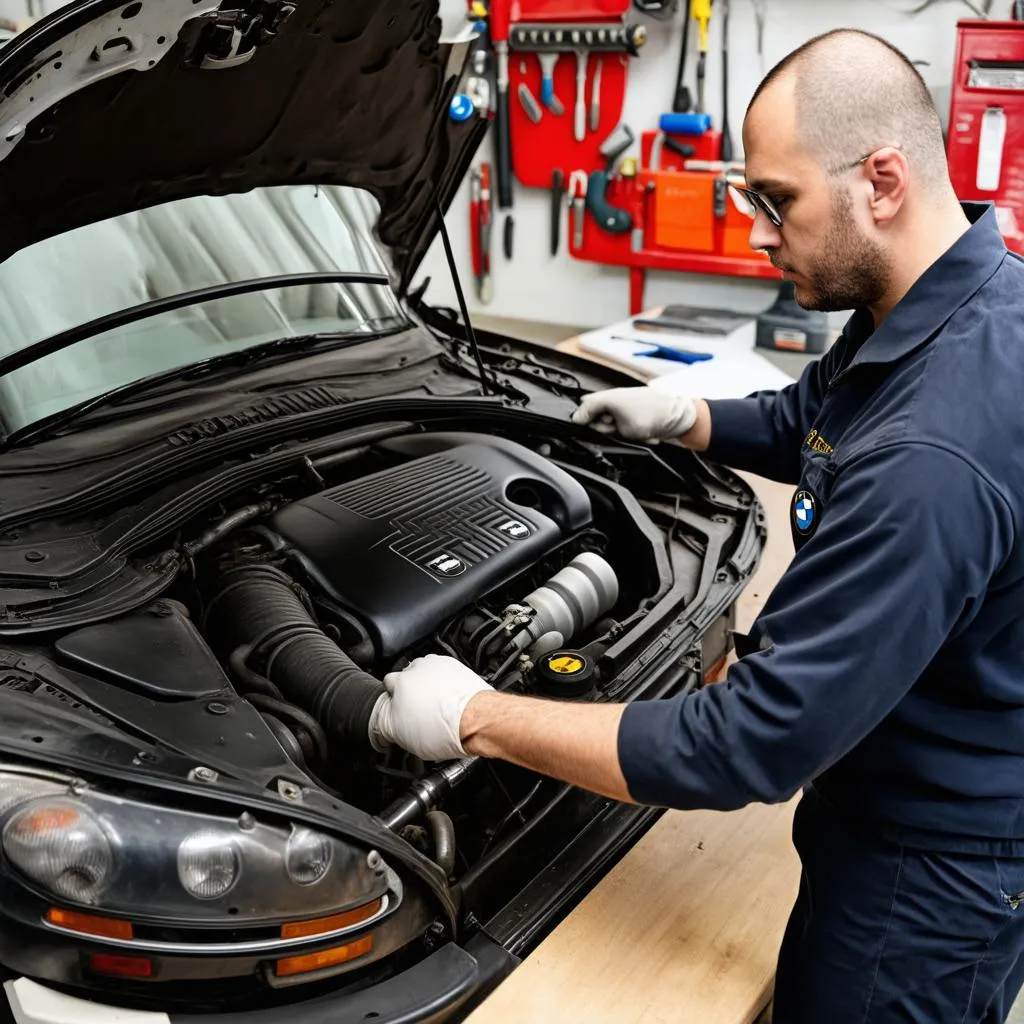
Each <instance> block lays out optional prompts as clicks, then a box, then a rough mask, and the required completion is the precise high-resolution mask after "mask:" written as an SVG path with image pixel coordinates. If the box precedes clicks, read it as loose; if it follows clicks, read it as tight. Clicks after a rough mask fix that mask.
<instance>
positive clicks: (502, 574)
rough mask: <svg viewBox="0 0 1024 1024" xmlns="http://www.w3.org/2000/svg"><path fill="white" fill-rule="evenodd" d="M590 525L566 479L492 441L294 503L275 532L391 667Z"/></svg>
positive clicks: (526, 453) (585, 504) (580, 494)
mask: <svg viewBox="0 0 1024 1024" xmlns="http://www.w3.org/2000/svg"><path fill="white" fill-rule="evenodd" d="M590 519H591V507H590V499H589V497H588V496H587V492H586V491H585V490H584V489H583V487H582V486H581V485H580V484H579V483H578V482H577V481H576V480H574V479H573V478H572V477H571V476H569V475H568V474H567V473H565V472H564V471H563V470H561V469H559V468H558V467H557V466H554V465H552V464H551V463H550V462H548V461H547V460H546V459H543V458H541V457H540V456H538V455H536V454H534V453H533V452H531V451H530V450H529V449H528V448H524V447H522V446H521V445H517V444H513V443H512V442H508V441H504V440H502V439H488V441H487V443H471V444H461V445H456V446H455V447H451V448H448V449H447V450H444V451H438V452H433V453H432V454H429V455H425V456H423V457H421V458H416V459H413V460H412V461H410V462H407V463H405V464H404V465H401V466H397V467H395V468H392V469H387V470H383V471H381V472H378V473H374V474H372V475H370V476H366V477H362V478H361V479H359V480H354V481H350V482H349V483H346V484H343V485H341V486H340V487H335V488H333V489H331V490H327V491H323V492H322V493H321V494H318V495H314V496H313V497H310V498H306V499H304V500H302V501H298V502H295V503H293V504H291V505H288V506H286V507H285V508H283V509H281V510H280V511H279V512H278V513H277V514H276V515H275V517H274V529H275V530H276V531H277V532H278V533H279V534H280V535H281V536H282V537H283V538H284V539H285V540H286V541H288V542H289V543H290V544H291V545H292V546H293V547H294V548H295V549H296V550H297V551H298V552H299V553H300V554H301V555H302V556H303V559H304V561H305V562H306V566H305V567H306V570H307V572H308V573H309V574H310V575H311V576H312V577H313V579H314V580H315V581H316V582H317V583H318V584H319V585H320V586H321V587H322V588H323V590H324V591H325V592H326V593H327V594H329V595H330V596H331V597H332V598H333V599H334V600H335V601H337V602H338V603H339V604H340V605H342V606H343V607H344V608H345V609H346V610H347V611H349V612H350V613H351V614H353V615H354V616H356V617H357V618H358V619H360V620H361V621H362V622H363V623H364V624H365V625H366V628H367V630H368V632H369V634H370V636H371V638H372V639H373V641H374V643H375V645H376V647H377V652H378V654H379V656H380V657H382V658H392V657H394V656H396V655H397V654H399V653H401V652H402V651H403V650H404V649H405V648H406V647H408V646H409V645H410V644H412V643H415V642H416V641H417V640H420V639H422V638H423V637H425V636H427V635H429V634H430V633H432V632H433V631H434V630H435V629H437V627H438V626H439V625H440V624H441V623H442V622H443V621H444V620H445V619H446V618H447V617H448V616H450V615H453V614H455V613H456V612H457V611H459V610H460V609H461V608H464V607H465V606H467V605H469V604H471V603H472V602H473V601H475V600H476V599H477V598H479V597H480V596H482V595H483V594H485V593H487V592H488V591H489V590H491V589H492V588H493V587H495V586H497V585H499V584H501V583H502V582H504V581H505V580H507V579H509V578H510V577H512V576H514V575H515V574H516V573H518V572H520V571H521V570H522V569H524V568H526V567H527V566H528V565H529V564H530V563H531V562H532V561H533V560H534V559H536V558H538V557H540V556H542V555H544V554H545V553H546V552H548V551H550V550H551V549H552V548H553V547H554V546H555V545H557V544H558V543H560V542H561V541H562V540H563V538H564V537H565V536H567V535H568V534H570V533H572V532H574V531H576V530H578V529H579V528H580V527H582V526H585V525H587V524H588V523H589V522H590Z"/></svg>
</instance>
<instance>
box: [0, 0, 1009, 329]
mask: <svg viewBox="0 0 1024 1024" xmlns="http://www.w3.org/2000/svg"><path fill="white" fill-rule="evenodd" d="M0 2H2V0H0ZM440 2H441V13H442V18H443V20H444V23H445V31H446V33H448V34H450V33H453V32H454V31H455V30H457V29H458V28H460V27H461V26H462V24H464V20H463V19H464V17H465V9H466V4H465V0H440ZM595 2H599V3H603V2H605V0H595ZM608 2H611V3H621V0H608ZM996 2H997V4H998V3H1000V2H1002V0H996ZM916 6H917V2H916V0H869V2H863V0H858V2H853V0H761V2H760V3H758V4H756V5H755V2H754V0H731V12H730V22H729V90H730V95H729V119H730V122H731V125H732V133H733V140H734V144H735V146H736V150H737V156H741V155H742V149H741V147H742V139H741V138H740V126H741V124H742V119H743V112H744V110H745V108H746V105H747V101H748V99H749V97H750V95H751V93H752V92H753V90H754V88H755V87H756V85H757V83H758V81H759V80H760V78H761V76H762V74H763V72H764V71H767V70H768V69H769V68H770V67H771V66H772V64H774V63H775V62H776V61H777V60H779V59H781V58H782V57H783V56H784V55H785V54H786V53H788V52H789V51H790V50H792V49H793V48H794V47H796V46H798V45H799V44H800V43H801V42H803V41H804V40H805V39H808V38H810V37H811V36H814V35H817V34H818V33H819V32H825V31H828V30H829V29H832V28H839V27H844V26H846V27H853V28H863V29H867V30H869V31H872V32H877V33H879V34H880V35H882V36H884V37H885V38H886V39H888V40H889V41H891V42H892V43H894V44H895V45H896V46H898V47H900V48H901V49H902V50H903V51H904V52H905V53H907V54H908V56H910V57H911V58H912V59H914V60H920V61H927V64H925V65H924V66H922V67H921V72H922V74H923V76H924V78H925V81H926V82H927V83H928V85H929V86H930V87H931V89H932V91H933V94H934V95H935V98H936V103H937V105H938V108H939V112H940V113H941V114H942V115H943V118H945V115H946V112H947V110H948V107H949V94H950V90H949V81H950V76H951V73H952V68H953V60H954V54H955V48H956V22H957V20H958V19H959V18H963V17H969V16H970V11H969V9H968V8H967V7H966V6H964V5H963V4H962V3H960V2H956V0H950V2H947V3H937V4H934V5H933V6H932V7H930V8H929V9H928V10H927V11H926V12H924V13H922V14H919V15H916V16H915V15H912V14H910V13H908V12H909V11H910V10H911V9H913V8H914V7H916ZM688 7H689V4H688V3H687V2H686V0H683V2H681V3H680V10H679V12H678V13H677V15H676V18H675V21H674V22H664V21H659V20H656V19H654V18H646V17H644V16H643V15H642V14H640V13H639V12H637V11H636V10H635V9H634V8H632V6H631V5H630V7H629V9H628V14H627V20H628V21H631V22H638V23H640V24H643V25H644V26H645V27H646V28H647V39H646V42H645V44H644V45H643V47H642V49H641V51H640V55H639V56H638V57H636V58H631V59H630V60H629V64H628V78H627V80H626V83H625V92H624V97H623V101H622V117H621V120H622V121H623V122H625V123H626V124H628V125H629V127H630V128H631V130H632V131H633V133H634V135H635V136H636V143H635V145H634V146H633V147H632V148H631V149H630V150H628V151H627V155H634V156H636V157H637V158H638V159H639V157H640V140H641V135H642V133H643V132H644V131H649V130H653V129H655V128H656V127H657V124H658V118H659V116H660V115H661V114H662V113H665V112H667V111H669V110H671V105H672V94H673V90H674V85H675V76H676V67H677V63H678V58H679V41H680V37H681V31H682V30H681V24H682V17H683V11H684V9H686V8H688ZM756 8H763V10H764V11H765V15H766V17H765V21H764V31H763V38H762V46H761V51H762V52H761V53H759V52H758V32H757V26H756V19H755V9H756ZM720 30H721V22H720V20H716V19H715V17H714V16H712V19H711V25H710V46H709V52H708V58H707V72H706V84H705V88H706V96H707V107H708V110H709V111H710V112H711V113H712V115H713V116H714V117H715V119H716V121H717V119H718V117H719V116H720V111H721V102H722V82H721V67H720V60H721V58H720V53H721V35H720ZM696 36H697V32H696V31H695V29H694V28H693V27H691V31H690V39H689V46H690V49H689V54H688V59H687V78H688V81H689V84H690V88H691V90H692V89H693V88H694V69H695V66H696V57H697V40H696ZM606 59H607V58H606ZM524 63H525V64H526V68H527V70H526V71H525V72H519V69H518V63H517V60H516V58H513V61H512V62H511V63H510V79H511V78H512V77H513V75H514V74H517V73H520V74H523V75H524V76H525V77H526V78H527V80H528V81H529V83H530V84H531V91H533V92H534V94H535V95H537V96H539V90H540V70H539V67H538V65H537V61H536V58H535V57H531V58H530V60H529V61H525V62H524ZM555 76H556V91H557V93H558V95H559V97H560V98H561V97H563V96H564V101H563V102H564V103H565V105H566V107H567V109H566V113H565V115H564V117H563V118H561V120H562V121H566V120H568V122H569V123H568V125H560V126H558V128H559V129H561V130H562V131H565V130H570V131H571V125H572V103H573V102H574V99H575V60H574V59H573V58H571V57H568V56H567V57H563V58H561V59H560V60H559V62H558V65H556V69H555ZM608 81H609V79H608V77H607V69H605V72H604V77H603V81H602V86H601V95H602V98H603V97H604V96H605V91H606V89H608V88H609V87H608V84H607V83H608ZM513 89H514V86H513ZM588 96H589V92H588ZM613 105H614V96H613V95H610V96H609V109H611V107H612V106H613ZM511 107H512V111H513V115H512V116H513V118H516V117H517V116H522V117H524V118H525V116H526V115H525V114H523V112H522V109H521V108H520V106H519V104H518V103H517V102H516V97H515V95H514V92H513V94H512V103H511ZM517 108H518V109H517ZM608 116H609V118H610V116H611V115H610V114H609V115H608ZM551 120H554V119H551ZM531 127H532V128H534V130H537V129H539V128H540V125H539V124H538V125H531ZM605 127H607V125H606V124H605V121H604V117H602V121H601V129H602V131H600V132H597V133H595V136H597V137H598V141H599V139H600V138H603V137H605V136H606V135H607V133H605V132H603V129H604V128H605ZM611 128H614V125H611ZM611 128H609V131H610V130H611ZM549 130H550V131H552V132H553V131H555V130H556V128H555V126H554V125H551V126H550V128H549ZM549 144H550V143H549V140H543V139H541V140H539V141H538V144H537V147H536V152H537V154H538V155H539V156H540V157H543V154H544V152H545V149H546V148H548V146H549ZM480 159H484V160H491V159H493V146H492V144H491V141H490V139H486V140H485V141H484V143H483V146H482V147H481V151H480ZM516 159H518V160H520V161H522V160H524V159H525V160H527V162H529V158H528V157H523V156H519V157H515V156H514V161H515V160H516ZM538 163H540V164H543V161H542V160H538ZM520 166H522V165H520ZM550 166H551V164H550V163H548V167H550ZM538 177H539V176H538V175H535V178H534V180H536V179H537V178H538ZM468 208H469V190H468V184H467V185H466V186H465V187H464V189H463V192H462V193H461V194H460V195H459V196H458V197H457V198H456V200H455V202H454V204H453V206H452V209H451V211H450V213H449V215H448V229H449V231H450V233H451V237H452V245H453V248H454V251H455V255H456V259H457V261H458V262H459V267H460V273H464V274H465V275H466V276H465V277H464V278H463V282H464V284H467V285H468V282H470V281H471V265H470V254H469V230H468V225H469V218H468ZM550 208H551V199H550V192H549V191H548V189H547V188H544V187H539V188H532V187H524V186H523V185H522V184H521V183H519V182H518V181H517V182H516V186H515V195H514V207H513V210H512V211H511V212H512V216H513V218H514V221H515V244H514V248H513V257H512V259H511V260H506V259H505V256H504V254H503V253H502V252H501V246H500V244H499V243H498V242H497V241H496V242H495V244H494V251H493V256H492V286H493V287H492V296H491V300H490V302H488V303H486V304H484V303H481V302H480V301H479V299H478V298H477V297H476V296H475V295H474V294H473V289H472V287H469V286H467V287H466V299H467V302H468V304H469V308H470V312H471V313H473V312H486V313H489V314H493V315H495V316H501V317H512V318H518V319H524V318H525V319H530V320H543V321H550V322H553V323H560V324H567V325H572V326H582V327H591V326H598V325H600V324H604V323H609V322H611V321H614V320H618V319H621V318H622V317H624V316H626V315H627V314H628V311H629V310H628V298H629V284H628V272H627V271H626V270H625V269H624V268H620V267H606V266H602V265H599V264H594V263H587V262H582V261H580V260H576V259H573V258H572V257H571V256H570V255H569V252H568V242H569V239H568V238H567V237H566V231H565V228H564V226H563V230H562V243H561V246H560V249H559V252H558V253H557V254H556V255H555V256H552V255H551V254H550V248H549V240H550V219H551V218H550ZM495 214H496V217H497V218H498V220H499V223H496V224H495V229H496V231H497V229H498V228H499V227H500V220H501V219H503V216H504V215H503V214H500V213H498V211H497V210H496V211H495ZM427 275H429V276H430V277H431V285H430V290H429V292H428V298H429V300H430V301H431V302H434V303H437V304H444V305H450V306H454V305H455V290H454V287H453V286H452V285H451V282H450V277H449V274H448V270H447V266H446V264H445V260H444V252H443V249H442V246H441V243H440V240H438V241H437V242H436V243H435V245H434V246H433V247H432V248H431V250H430V252H429V253H428V255H427V258H426V259H425V261H424V263H423V266H422V268H421V270H420V277H421V278H422V277H424V276H427ZM774 288H775V285H774V284H772V283H770V282H758V281H756V280H741V279H738V278H736V279H734V278H717V277H705V276H698V275H692V274H679V273H663V272H658V271H656V272H652V273H650V274H648V281H647V289H646V296H645V298H646V302H647V304H649V305H653V304H657V303H664V302H670V301H671V302H683V303H686V302H694V303H698V304H705V305H708V304H718V303H720V302H721V303H726V304H729V305H731V306H733V307H734V308H736V309H738V310H743V311H751V312H754V311H757V310H760V309H763V308H765V307H766V306H768V305H769V304H770V303H771V301H772V299H773V297H774ZM843 319H845V316H844V315H843V314H836V322H837V323H841V322H842V320H843Z"/></svg>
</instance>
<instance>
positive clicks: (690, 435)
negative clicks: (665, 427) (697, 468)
mask: <svg viewBox="0 0 1024 1024" xmlns="http://www.w3.org/2000/svg"><path fill="white" fill-rule="evenodd" d="M693 404H694V406H695V407H696V409H697V422H696V423H694V425H693V426H692V427H690V429H689V430H688V431H687V432H686V433H685V434H683V436H682V437H681V438H679V441H680V443H681V444H683V445H685V447H687V448H690V449H692V450H693V451H695V452H704V451H707V449H708V445H709V444H711V410H710V409H709V408H708V403H707V402H705V401H704V399H703V398H695V399H694V400H693Z"/></svg>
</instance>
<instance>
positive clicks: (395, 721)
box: [369, 654, 492, 761]
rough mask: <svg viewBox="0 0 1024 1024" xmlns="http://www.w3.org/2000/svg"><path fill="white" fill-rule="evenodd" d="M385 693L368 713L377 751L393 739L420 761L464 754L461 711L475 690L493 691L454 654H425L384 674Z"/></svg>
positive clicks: (452, 757) (371, 740)
mask: <svg viewBox="0 0 1024 1024" xmlns="http://www.w3.org/2000/svg"><path fill="white" fill-rule="evenodd" d="M384 688H385V689H386V690H387V693H386V694H385V695H384V696H383V697H381V698H380V699H379V700H378V701H377V704H376V706H375V707H374V709H373V714H372V715H371V716H370V728H369V732H370V742H371V743H372V744H373V746H374V747H375V748H376V749H377V750H384V749H386V748H387V746H388V745H389V744H392V743H394V744H397V745H398V746H400V747H401V748H402V749H403V750H407V751H409V753H410V754H415V755H416V756H417V757H421V758H423V760H424V761H450V760H452V759H454V758H459V757H468V756H469V755H468V754H467V752H466V750H465V749H464V748H463V746H462V739H461V734H460V731H459V727H460V724H461V722H462V712H463V711H464V710H465V709H466V705H467V704H468V703H469V702H470V700H472V698H473V697H475V696H476V695H477V694H478V693H481V692H483V691H485V690H492V687H491V686H489V685H488V684H487V683H486V682H484V680H483V679H481V678H480V677H479V676H478V675H477V674H476V673H475V672H473V671H472V670H471V669H468V668H467V667H466V666H465V665H463V664H462V662H460V661H456V660H455V658H449V657H446V656H444V655H440V654H428V655H426V656H425V657H422V658H417V659H416V660H415V661H413V662H411V663H410V664H409V665H408V666H407V667H406V668H404V669H402V671H401V672H389V673H388V674H387V675H386V676H385V677H384Z"/></svg>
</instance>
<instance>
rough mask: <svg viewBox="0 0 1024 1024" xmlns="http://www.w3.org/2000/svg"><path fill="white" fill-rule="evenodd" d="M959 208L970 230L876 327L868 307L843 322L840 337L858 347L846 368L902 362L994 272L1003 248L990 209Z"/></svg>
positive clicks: (981, 205)
mask: <svg viewBox="0 0 1024 1024" xmlns="http://www.w3.org/2000/svg"><path fill="white" fill-rule="evenodd" d="M960 205H961V206H962V207H963V210H964V213H965V214H966V215H967V219H968V220H969V221H970V222H971V226H970V227H969V228H968V229H967V231H965V232H964V233H963V234H962V235H961V236H960V237H959V238H958V239H957V240H956V241H955V242H954V243H953V245H952V246H950V248H949V249H947V250H946V252H944V253H943V254H942V255H941V256H940V257H939V258H938V259H937V260H936V261H935V262H934V263H933V264H932V265H931V266H930V267H929V268H928V269H927V270H926V271H925V272H924V273H923V274H922V275H921V276H920V277H919V278H918V279H917V280H916V281H915V282H914V284H913V285H912V286H911V288H910V290H909V291H908V292H907V294H906V295H904V296H903V298H902V299H900V301H899V302H898V303H897V304H896V306H895V307H894V309H893V310H892V312H890V313H889V315H888V316H887V317H886V318H885V319H884V320H883V321H882V323H881V325H880V326H879V327H878V329H877V330H875V329H874V318H873V317H872V315H871V312H870V311H869V310H867V309H858V310H856V311H855V312H854V314H853V316H852V317H850V319H849V321H847V324H846V327H845V328H844V329H843V334H844V335H845V337H846V339H847V340H848V341H850V342H852V343H853V344H854V345H855V346H858V345H859V348H858V351H857V354H856V355H855V356H854V358H853V360H852V361H851V363H850V366H858V365H861V364H863V363H891V362H895V361H896V360H897V359H902V358H903V356H905V355H908V354H909V353H910V352H912V351H913V350H914V349H916V348H918V347H919V346H920V345H922V344H924V342H926V341H928V340H929V339H930V338H931V337H932V336H933V335H934V334H935V332H936V331H938V330H939V328H941V327H942V325H943V324H944V323H945V322H946V321H947V320H948V319H949V318H950V317H951V316H952V315H953V314H954V313H955V312H956V311H957V310H958V309H959V308H960V307H961V306H962V305H963V304H964V303H965V302H967V301H968V299H970V298H971V297H972V296H973V295H974V293H975V292H976V291H977V290H978V289H979V288H980V287H981V286H982V285H983V284H984V283H985V282H986V281H987V280H988V279H989V278H990V277H991V276H992V275H993V274H994V273H995V272H996V270H997V269H998V267H999V265H1000V263H1001V262H1002V261H1003V259H1004V258H1005V256H1006V251H1007V250H1006V242H1005V240H1004V239H1003V236H1002V235H1001V234H1000V232H999V227H998V224H997V223H996V213H995V207H994V205H993V204H992V203H961V204H960ZM872 332H873V333H872Z"/></svg>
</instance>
